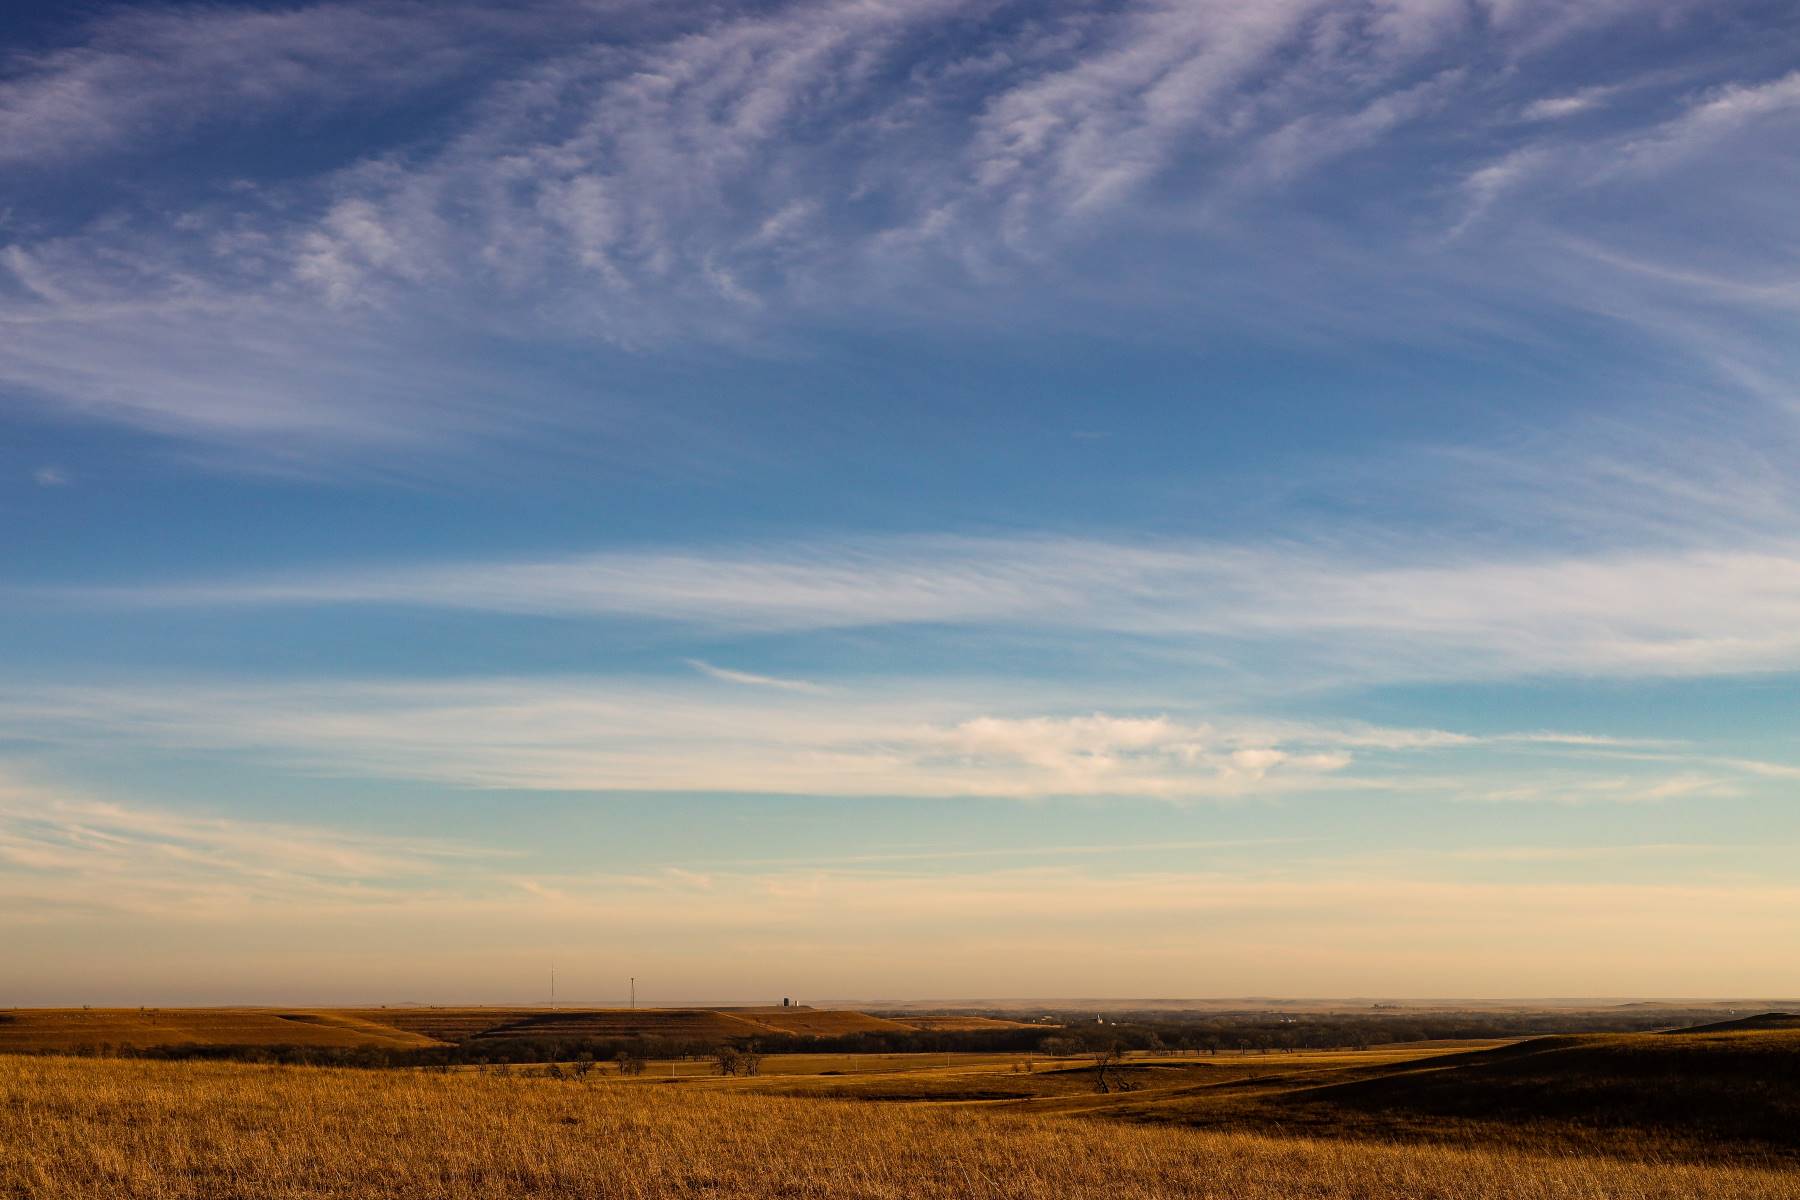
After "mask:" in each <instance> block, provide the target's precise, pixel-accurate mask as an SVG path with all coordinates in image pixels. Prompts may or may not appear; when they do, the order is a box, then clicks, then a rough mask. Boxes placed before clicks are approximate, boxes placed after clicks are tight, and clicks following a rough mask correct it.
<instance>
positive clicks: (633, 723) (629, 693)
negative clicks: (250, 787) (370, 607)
mask: <svg viewBox="0 0 1800 1200" xmlns="http://www.w3.org/2000/svg"><path fill="white" fill-rule="evenodd" d="M1096 690H1098V689H1073V688H1061V689H1056V690H1054V691H1052V690H1051V689H1049V688H1047V687H1045V686H1042V685H1039V686H1035V687H1030V686H1024V685H1018V684H1005V683H994V682H988V683H983V682H980V681H969V680H954V679H936V680H931V681H925V680H896V679H884V680H880V681H865V682H862V683H859V684H857V685H855V686H851V685H849V684H845V685H842V686H840V687H838V688H836V689H834V690H833V691H832V692H831V693H830V694H829V695H816V694H810V693H804V692H791V691H776V692H772V693H769V694H766V695H759V696H754V697H752V696H748V695H744V694H741V693H739V692H738V691H737V690H735V689H730V690H723V691H722V690H720V689H717V688H710V687H706V686H704V685H702V684H698V683H692V682H683V681H679V680H677V681H670V680H657V679H643V678H628V679H617V678H594V679H578V678H577V679H571V678H521V679H473V680H452V681H442V682H436V683H426V682H404V681H384V682H366V681H365V682H358V681H344V682H336V683H326V682H315V683H289V684H263V685H252V684H242V685H227V684H217V685H210V686H199V685H191V684H189V685H183V684H168V685H166V686H155V687H152V686H145V685H137V686H124V685H121V686H114V687H108V688H104V689H82V688H69V687H39V688H33V689H29V690H13V691H9V692H5V693H0V733H4V734H6V735H8V736H12V737H17V738H22V739H27V740H30V741H35V742H40V743H43V744H45V745H48V746H55V747H62V748H64V749H65V750H68V751H70V752H79V751H80V750H81V748H82V747H85V746H92V745H96V744H104V745H107V746H110V747H115V748H117V747H131V748H135V749H136V750H139V751H142V750H144V749H149V748H160V749H172V750H204V751H206V752H209V753H213V754H230V755H245V756H248V757H250V758H252V759H255V760H258V761H261V762H263V763H267V764H273V765H276V766H279V767H283V768H287V769H291V770H296V771H300V772H303V773H309V774H323V775H343V776H353V777H370V778H389V779H412V780H427V781H431V782H436V783H441V784H446V785H451V786H456V787H464V788H479V789H522V790H536V789H548V790H565V791H613V792H632V791H646V792H653V791H679V792H728V793H761V794H776V795H781V794H792V795H808V796H843V797H858V796H916V797H994V798H1018V799H1030V798H1035V797H1054V796H1093V797H1127V796H1132V797H1152V798H1165V799H1169V800H1208V799H1213V800H1222V799H1239V798H1248V797H1257V796H1279V795H1286V794H1298V793H1319V794H1324V793H1336V794H1341V795H1344V796H1346V797H1348V796H1353V795H1359V794H1360V795H1368V796H1378V795H1391V794H1396V793H1401V792H1406V793H1410V794H1415V795H1439V796H1443V797H1446V798H1450V799H1457V798H1466V799H1489V800H1506V799H1513V800H1519V801H1532V802H1536V801H1542V800H1549V799H1556V798H1558V796H1559V795H1563V794H1566V795H1568V796H1575V795H1578V794H1579V795H1580V796H1583V797H1586V798H1587V799H1590V800H1594V801H1606V800H1612V801H1615V802H1641V801H1656V800H1673V799H1678V798H1680V797H1681V796H1682V795H1685V794H1688V792H1690V791H1693V790H1694V788H1693V787H1689V786H1688V785H1689V783H1690V782H1692V781H1695V780H1699V779H1701V778H1702V776H1704V779H1705V780H1706V781H1707V782H1708V783H1709V785H1710V784H1711V783H1714V782H1716V783H1718V785H1719V787H1720V788H1723V787H1724V786H1725V785H1726V784H1729V785H1730V786H1732V787H1733V788H1738V787H1751V786H1755V785H1756V783H1757V781H1758V780H1763V779H1768V778H1773V777H1774V774H1773V769H1774V768H1773V766H1771V767H1770V768H1769V769H1764V770H1752V769H1750V768H1748V767H1743V766H1734V765H1733V764H1732V763H1730V762H1729V761H1726V760H1721V759H1719V758H1718V757H1716V756H1712V757H1706V756H1701V755H1699V754H1697V753H1695V752H1692V751H1688V750H1685V749H1683V748H1680V747H1667V746H1659V747H1657V748H1655V749H1654V750H1651V749H1644V748H1639V747H1637V746H1636V744H1634V743H1630V742H1625V743H1621V742H1617V741H1614V740H1611V739H1605V738H1597V737H1592V736H1588V735H1583V734H1570V733H1558V732H1538V731H1533V732H1527V733H1523V734H1499V735H1493V736H1473V735H1469V734H1461V733H1455V732H1451V731H1445V730H1434V729H1404V728H1400V729H1395V728H1383V727H1371V726H1367V725H1361V724H1356V723H1348V722H1346V723H1337V724H1331V723H1311V724H1308V723H1301V722H1292V721H1286V722H1284V721H1271V720H1266V719H1254V718H1244V717H1229V718H1227V717H1218V718H1206V717H1202V716H1196V715H1194V714H1192V712H1191V711H1185V710H1184V706H1180V705H1176V704H1165V705H1158V706H1154V707H1153V706H1152V705H1151V704H1150V703H1147V702H1146V701H1145V700H1144V699H1143V698H1142V696H1139V698H1138V699H1137V700H1136V702H1132V701H1129V700H1125V699H1123V698H1122V697H1108V700H1107V707H1106V708H1096V707H1094V706H1093V698H1094V692H1095V691H1096ZM1101 694H1102V695H1103V696H1104V695H1106V694H1107V693H1106V692H1105V691H1103V690H1102V691H1101ZM1084 701H1085V702H1086V705H1087V706H1086V707H1084ZM1622 764H1640V765H1622ZM1698 786H1699V785H1698V784H1695V785H1694V787H1698ZM1553 792H1555V793H1557V794H1556V795H1553V794H1551V793H1553Z"/></svg>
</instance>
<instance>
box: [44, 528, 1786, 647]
mask: <svg viewBox="0 0 1800 1200" xmlns="http://www.w3.org/2000/svg"><path fill="white" fill-rule="evenodd" d="M14 598H15V600H19V599H23V600H25V601H26V602H28V603H29V602H30V601H31V600H32V598H33V596H32V594H31V593H18V592H15V593H14ZM38 598H39V599H40V601H42V600H49V599H54V600H55V601H56V602H57V603H67V602H70V601H76V602H80V603H86V604H94V605H99V606H103V607H111V608H122V609H127V610H129V609H134V608H143V607H152V608H154V607H175V608H208V607H216V608H233V607H264V606H277V607H282V606H285V607H306V606H321V605H324V606H329V605H364V606H367V605H393V606H402V607H416V608H444V609H464V610H472V611H478V612H487V613H512V614H528V615H546V616H564V617H586V618H594V619H631V620H638V621H650V622H658V623H670V622H673V623H678V624H683V625H688V626H693V627H698V628H700V629H707V630H714V631H735V632H739V633H775V632H784V631H800V630H829V629H845V628H855V627H870V628H878V627H884V626H973V627H1006V628H1010V629H1014V630H1031V629H1036V630H1063V631H1083V632H1084V633H1085V634H1087V635H1088V636H1089V637H1090V638H1093V639H1103V638H1105V637H1107V636H1114V635H1131V636H1135V637H1139V638H1143V639H1146V640H1147V642H1148V643H1149V644H1161V645H1163V646H1164V647H1165V649H1173V650H1180V651H1186V650H1191V649H1192V648H1194V647H1195V646H1197V645H1201V644H1206V645H1209V646H1213V645H1214V644H1215V643H1230V642H1242V643H1246V644H1249V645H1253V646H1260V647H1263V648H1267V647H1268V646H1270V645H1285V646H1288V647H1291V648H1293V649H1294V654H1295V656H1296V657H1297V659H1298V660H1299V661H1300V662H1301V663H1302V664H1306V666H1304V667H1303V668H1302V669H1311V670H1314V671H1323V672H1342V673H1347V674H1348V675H1350V676H1353V677H1359V678H1362V679H1363V680H1364V681H1366V682H1376V681H1381V680H1389V679H1404V678H1452V679H1466V678H1481V677H1504V676H1519V675H1533V674H1540V673H1546V672H1550V673H1567V672H1586V673H1602V674H1611V675H1625V676H1636V675H1668V676H1689V675H1707V674H1720V673H1732V672H1746V671H1764V670H1773V669H1781V668H1783V667H1792V666H1794V665H1796V664H1800V634H1797V633H1796V630H1800V549H1797V548H1796V547H1795V546H1793V545H1792V544H1791V543H1789V542H1786V541H1780V540H1773V541H1767V540H1764V541H1757V542H1753V543H1752V544H1751V545H1750V546H1746V547H1744V548H1733V549H1699V548H1695V549H1666V550H1643V551H1635V552H1629V553H1626V552H1614V553H1606V554H1594V553H1565V554H1543V553H1535V554H1519V553H1517V552H1515V553H1513V554H1511V555H1508V556H1505V557H1500V556H1496V555H1492V554H1490V555H1489V556H1487V557H1475V558H1472V557H1469V556H1468V555H1467V553H1466V551H1463V550H1460V549H1440V550H1438V551H1437V552H1436V553H1435V554H1433V555H1431V556H1430V557H1426V556H1425V555H1424V554H1422V553H1421V552H1420V551H1419V550H1417V549H1413V550H1410V551H1406V552H1400V553H1396V552H1395V551H1393V550H1391V549H1387V550H1371V551H1368V552H1364V553H1361V554H1352V553H1346V552H1345V551H1344V550H1343V549H1341V548H1337V549H1309V548H1306V547H1303V546H1298V545H1296V546H1291V547H1281V548H1261V547H1252V546H1244V545H1237V544H1231V543H1191V542H1177V541H1160V542H1143V541H1139V542H1107V541H1097V540H1079V539H1057V538H1025V539H1000V538H896V539H862V540H844V541H824V542H816V543H797V544H790V545H787V546H765V547H756V548H752V549H748V550H732V549H716V550H694V551H662V552H657V551H650V552H611V553H602V554H593V555H586V556H578V557H571V558H565V559H556V560H548V561H541V562H513V563H507V562H482V563H465V564H452V565H444V566H419V567H402V568H386V569H372V570H364V571H350V572H343V573H336V574H333V573H321V574H314V575H309V576H297V575H296V576H290V577H285V578H283V577H272V578H265V579H260V580H244V581H235V582H232V581H226V582H220V583H201V584H192V585H173V586H163V585H157V586H147V587H142V588H123V589H117V590H111V591H108V590H87V591H81V592H73V593H71V592H59V593H56V594H55V595H54V596H51V595H50V594H45V593H40V594H39V596H38ZM1096 645H1097V647H1098V648H1102V649H1103V648H1104V645H1103V643H1099V642H1097V643H1096ZM1214 648H1217V647H1216V646H1215V647H1214Z"/></svg>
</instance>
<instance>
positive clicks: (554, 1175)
mask: <svg viewBox="0 0 1800 1200" xmlns="http://www.w3.org/2000/svg"><path fill="white" fill-rule="evenodd" d="M0 1196H7V1197H14V1196H17V1197H30V1198H32V1200H102V1198H105V1200H256V1198H263V1197H267V1198H270V1200H274V1198H277V1197H279V1198H280V1200H324V1198H327V1197H329V1198H331V1200H387V1198H389V1197H396V1196H402V1197H432V1198H434V1200H476V1198H477V1197H481V1198H486V1197H494V1196H506V1197H513V1198H519V1200H577V1198H580V1200H651V1198H653V1197H655V1198H661V1197H670V1196H706V1197H710V1198H712V1200H752V1198H757V1200H761V1198H764V1197H789V1198H794V1200H800V1198H809V1200H839V1198H842V1200H901V1198H906V1200H951V1198H956V1200H1038V1198H1041V1197H1046V1196H1054V1197H1057V1198H1058V1200H1152V1198H1162V1197H1171V1198H1172V1197H1198V1198H1206V1200H1606V1198H1615V1197H1631V1198H1633V1200H1800V1174H1797V1173H1794V1172H1783V1171H1770V1170H1759V1169H1752V1168H1746V1167H1732V1166H1721V1165H1702V1164H1686V1165H1683V1164H1668V1163H1665V1164H1661V1165H1655V1166H1651V1165H1646V1164H1639V1163H1629V1162H1620V1161H1616V1160H1608V1159H1604V1158H1576V1157H1571V1156H1569V1155H1566V1154H1560V1155H1554V1156H1538V1155H1533V1154H1528V1153H1521V1152H1518V1151H1517V1150H1513V1149H1508V1150H1505V1151H1494V1150H1488V1151H1481V1150H1468V1149H1453V1148H1449V1147H1441V1146H1389V1145H1372V1144H1363V1143H1357V1142H1348V1141H1335V1142H1333V1141H1315V1140H1309V1139H1298V1138H1269V1137H1261V1136H1256V1135H1252V1134H1244V1133H1217V1132H1208V1131H1199V1130H1193V1129H1186V1128H1180V1127H1174V1126H1164V1127H1131V1126H1121V1125H1107V1124H1101V1123H1097V1122H1086V1121H1069V1120H1065V1119H1059V1118H1054V1117H1032V1116H1025V1115H1019V1114H1017V1113H1013V1112H1008V1111H997V1110H996V1109H995V1108H993V1107H991V1106H970V1105H871V1104H856V1103H849V1102H844V1101H832V1100H810V1099H792V1098H784V1097H778V1096H768V1095H761V1094H757V1093H754V1092H748V1091H741V1090H730V1089H726V1088H699V1087H690V1086H688V1085H685V1084H673V1085H670V1084H662V1083H654V1082H648V1081H646V1082H626V1081H618V1080H603V1081H595V1080H591V1079H590V1080H588V1081H586V1082H573V1081H568V1080H550V1079H526V1078H519V1077H517V1076H510V1077H505V1078H500V1077H495V1076H492V1075H487V1074H476V1073H468V1072H462V1073H453V1074H436V1073H425V1072H412V1071H406V1072H388V1071H344V1070H327V1069H317V1068H280V1067H258V1066H251V1065H245V1064H233V1063H196V1062H175V1063H159V1062H144V1061H135V1060H91V1059H55V1058H12V1059H6V1060H0Z"/></svg>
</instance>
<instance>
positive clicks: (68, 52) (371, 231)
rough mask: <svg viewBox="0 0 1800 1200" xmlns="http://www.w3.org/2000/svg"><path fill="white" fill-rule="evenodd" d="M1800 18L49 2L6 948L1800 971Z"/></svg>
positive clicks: (155, 977) (339, 957) (68, 986)
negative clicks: (1799, 722) (1798, 723)
mask: <svg viewBox="0 0 1800 1200" xmlns="http://www.w3.org/2000/svg"><path fill="white" fill-rule="evenodd" d="M1796 379H1800V6H1796V5H1795V4H1793V3H1736V2H1731V0H1723V2H1721V0H1710V2H1707V3H1699V2H1685V0H1585V2H1583V3H1579V4H1569V3H1556V2H1551V0H1252V2H1250V3H1242V2H1233V3H1223V2H1211V0H1185V2H1183V0H1177V2H1163V3H1153V2H1149V0H1127V2H1120V3H1107V4H1093V3H1080V4H1075V3H1060V2H1058V0H1040V2H1037V3H1005V2H987V0H957V2H956V3H940V2H937V0H905V2H898V0H811V2H766V3H737V2H731V0H712V2H709V3H704V4H696V3H686V2H682V0H676V2H672V3H646V2H634V0H590V2H576V0H530V2H526V3H516V4H506V5H498V4H491V5H482V4H469V3H461V2H458V0H448V2H445V3H429V4H427V3H411V2H406V0H339V2H327V3H307V2H302V3H292V4H255V3H224V2H212V3H206V4H194V5H180V4H169V5H162V4H154V5H129V4H115V3H106V2H105V0H99V2H96V3H87V4H82V5H65V4H55V3H43V4H33V3H14V4H11V5H8V6H7V10H6V13H5V15H3V16H0V1005H4V1004H16V1005H32V1004H79V1003H93V1004H140V1003H156V1004H178V1003H279V1004H297V1003H319V1004H324V1003H333V1002H340V1003H349V1002H359V1003H360V1002H371V1003H372V1002H390V1003H398V1002H406V1001H431V1002H456V1001H465V1002H472V1001H487V1002H527V1001H532V1002H535V1001H540V1000H543V999H546V998H547V995H548V967H549V964H550V963H551V962H552V961H554V963H555V964H556V973H557V979H558V994H559V996H560V997H562V998H564V999H570V998H573V999H578V1000H588V1001H592V1002H596V1003H599V1002H604V1001H607V1000H610V999H617V998H621V997H623V996H624V995H625V993H626V990H627V982H626V981H627V979H628V978H629V977H632V976H635V977H636V978H637V980H638V995H639V998H640V1000H642V1001H646V1002H652V1003H654V1002H659V1001H661V1002H676V1001H679V1000H706V999H711V1000H726V999H737V1000H745V999H758V1000H759V999H768V998H775V997H780V996H794V997H797V998H799V999H801V1000H803V1001H813V1002H832V1001H861V1002H874V1001H881V1000H889V1001H897V1000H906V999H928V998H961V997H971V998H973V997H1027V996H1037V997H1226V996H1273V995H1280V996H1289V997H1296V996H1298V997H1373V998H1384V997H1512V996H1529V997H1550V996H1558V997H1594V996H1610V997H1627V996H1654V997H1702V996H1732V997H1736V996H1746V997H1753V996H1776V997H1778V996H1784V995H1785V996H1795V995H1800V956H1796V955H1795V954H1794V953H1793V952H1792V951H1793V949H1794V947H1795V946H1797V945H1800V737H1797V736H1796V728H1795V719H1796V713H1797V712H1800V466H1797V465H1796V464H1797V463H1800V458H1797V456H1796V452H1797V451H1800V384H1796V382H1795V381H1796Z"/></svg>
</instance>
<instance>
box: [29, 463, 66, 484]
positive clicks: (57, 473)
mask: <svg viewBox="0 0 1800 1200" xmlns="http://www.w3.org/2000/svg"><path fill="white" fill-rule="evenodd" d="M31 481H32V482H33V483H35V484H37V485H38V486H39V487H47V488H55V487H68V486H69V484H71V483H73V482H74V480H72V479H71V478H70V477H69V473H68V472H67V471H65V470H63V469H62V468H61V467H56V466H42V467H39V468H38V469H37V470H35V471H33V472H32V473H31Z"/></svg>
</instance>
